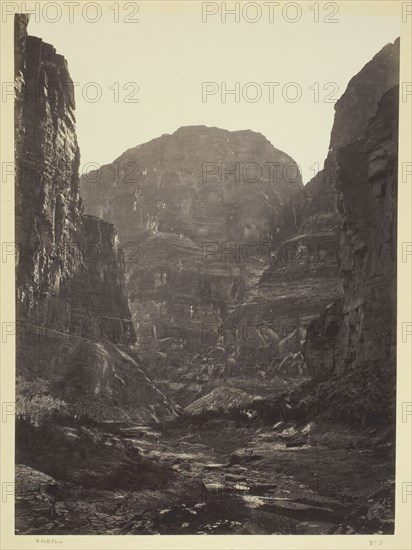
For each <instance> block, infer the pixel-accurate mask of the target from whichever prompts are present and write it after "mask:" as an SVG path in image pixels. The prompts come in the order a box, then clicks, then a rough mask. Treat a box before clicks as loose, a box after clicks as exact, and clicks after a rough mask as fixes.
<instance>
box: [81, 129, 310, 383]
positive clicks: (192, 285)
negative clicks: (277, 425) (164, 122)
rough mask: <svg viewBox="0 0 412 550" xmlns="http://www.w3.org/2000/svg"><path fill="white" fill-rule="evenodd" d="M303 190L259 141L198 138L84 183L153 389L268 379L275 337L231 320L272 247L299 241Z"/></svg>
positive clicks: (167, 138)
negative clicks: (230, 377)
mask: <svg viewBox="0 0 412 550" xmlns="http://www.w3.org/2000/svg"><path fill="white" fill-rule="evenodd" d="M302 189H303V186H302V182H301V177H300V173H299V170H298V167H297V165H296V163H295V162H294V161H293V160H292V159H291V158H290V157H289V156H288V155H286V154H285V153H283V152H282V151H279V150H277V149H275V148H274V147H273V146H272V145H271V144H270V143H269V141H268V140H267V139H266V138H264V137H263V136H262V135H261V134H256V133H254V132H252V131H249V130H247V131H237V132H229V131H227V130H221V129H218V128H208V127H205V126H193V127H184V128H180V129H179V130H177V131H176V132H175V133H174V134H172V135H164V136H162V137H160V138H158V139H155V140H152V141H151V142H149V143H145V144H143V145H140V146H137V147H135V148H133V149H130V150H128V151H126V152H125V153H124V154H123V155H122V156H121V157H119V158H118V159H117V160H115V161H114V162H113V163H112V164H110V165H107V166H103V167H102V168H101V169H100V170H97V171H93V172H90V173H89V174H87V175H85V176H83V178H82V180H81V192H82V197H83V198H84V201H85V208H86V210H87V211H88V212H90V213H92V214H95V215H100V216H102V217H103V218H104V219H106V220H108V221H111V222H114V223H116V225H117V226H118V228H119V237H120V240H121V243H122V245H123V248H124V251H125V256H126V265H127V286H128V291H129V297H130V300H131V309H132V312H133V318H134V321H135V325H136V327H137V335H138V344H137V349H139V351H140V353H142V354H143V356H144V359H145V362H146V364H147V365H148V367H149V368H150V369H151V370H152V372H154V373H156V376H157V377H160V378H164V379H168V380H173V381H180V382H182V383H185V384H190V383H193V384H195V385H197V384H199V382H206V381H208V380H210V379H211V378H213V377H214V376H215V375H216V376H220V375H227V374H228V373H230V372H232V374H237V375H239V374H241V373H243V374H247V373H249V374H250V369H253V370H254V371H256V372H257V371H259V370H260V369H261V368H263V369H266V370H267V369H268V367H269V366H270V363H271V362H272V356H273V351H274V349H275V348H276V346H277V340H278V338H277V336H276V334H274V332H273V331H274V329H273V327H272V326H261V325H262V322H261V321H259V322H258V323H256V322H255V320H254V319H253V320H252V319H251V320H250V323H251V324H253V326H246V327H244V325H243V324H242V321H239V322H238V318H237V316H236V311H237V308H238V307H239V306H240V305H241V304H243V303H251V302H254V300H255V299H257V296H258V294H259V292H260V290H259V279H260V277H261V274H262V272H263V270H264V269H265V268H266V267H267V266H268V265H269V263H270V261H271V259H272V254H271V252H272V248H273V244H274V242H275V240H276V241H279V239H281V238H283V237H284V235H286V234H289V233H291V232H293V231H295V230H296V220H295V215H294V200H293V197H294V196H295V194H296V193H297V192H298V191H299V190H302ZM232 313H234V316H231V314H232ZM268 321H269V319H266V320H264V321H263V324H265V323H267V322H268ZM272 321H273V319H272ZM272 324H273V323H272ZM256 325H259V327H258V328H256ZM257 343H259V345H260V344H261V345H262V346H263V347H262V350H261V353H260V355H261V357H260V359H259V361H256V357H253V352H256V344H257ZM256 372H254V374H256Z"/></svg>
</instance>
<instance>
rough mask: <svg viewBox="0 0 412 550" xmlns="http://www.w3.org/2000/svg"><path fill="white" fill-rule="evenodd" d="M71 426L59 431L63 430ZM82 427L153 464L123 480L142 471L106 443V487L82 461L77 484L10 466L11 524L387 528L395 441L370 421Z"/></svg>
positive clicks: (73, 432)
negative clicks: (355, 426)
mask: <svg viewBox="0 0 412 550" xmlns="http://www.w3.org/2000/svg"><path fill="white" fill-rule="evenodd" d="M81 429H83V430H84V428H81ZM78 431H79V430H78V429H75V428H72V429H67V431H66V437H67V439H73V438H74V439H75V438H76V437H78V435H77V432H78ZM89 431H90V433H91V434H94V435H93V437H94V438H98V439H99V440H100V442H101V443H102V444H103V446H104V447H105V448H106V449H108V450H110V451H111V449H112V448H113V447H118V448H119V449H121V448H122V446H123V445H126V446H127V448H128V449H129V451H130V450H132V451H133V452H134V453H136V456H138V459H139V460H142V459H144V460H145V463H143V464H142V468H147V464H148V463H149V464H151V472H149V474H148V473H147V471H146V479H147V480H150V479H151V481H149V483H151V487H150V488H146V489H143V490H142V489H141V488H140V489H138V488H137V487H135V488H134V487H133V485H134V484H136V482H137V484H138V483H139V477H140V476H139V473H137V472H135V473H134V471H133V468H131V467H130V465H128V464H127V463H126V462H123V463H122V461H123V454H122V453H123V451H120V453H119V455H118V456H117V457H115V458H113V457H112V458H111V460H112V462H109V458H108V454H109V451H108V452H107V456H106V457H104V456H103V460H100V462H99V464H100V466H102V465H103V466H104V462H105V460H106V461H107V463H106V465H105V466H106V467H107V468H109V469H110V471H111V472H113V470H115V469H117V475H118V479H121V482H119V483H118V486H116V481H115V480H114V481H113V483H112V486H111V487H110V489H109V488H106V487H105V483H106V484H107V476H106V477H104V473H102V477H101V478H99V477H98V474H96V471H95V470H93V466H94V465H93V463H92V462H88V461H85V462H84V464H82V465H81V469H82V471H81V472H80V468H79V469H78V471H77V472H72V480H73V479H75V478H76V476H77V478H78V479H79V481H81V483H73V482H72V481H71V482H70V481H65V480H63V481H62V480H58V479H54V478H51V477H48V476H44V474H40V473H39V472H36V470H34V469H33V470H30V469H29V468H28V467H27V466H17V471H18V475H17V480H16V481H17V485H18V483H19V472H20V473H21V476H22V477H21V479H24V483H22V485H21V490H20V494H18V496H17V501H16V517H17V521H16V529H17V532H18V533H20V534H34V533H39V534H40V533H41V534H44V533H49V534H176V533H181V534H208V533H209V534H287V533H296V534H299V533H301V534H327V533H347V534H351V533H391V532H393V525H394V518H393V498H394V472H393V452H394V448H393V445H392V444H391V443H388V442H387V440H385V437H384V436H382V433H380V435H378V432H377V431H375V430H370V431H368V432H364V433H359V432H355V431H351V430H349V429H347V430H342V428H341V427H340V428H339V429H337V426H336V425H328V424H326V423H324V422H317V421H316V420H313V421H311V422H307V423H301V422H300V423H296V422H293V421H287V420H281V421H278V422H276V423H275V424H274V425H273V426H270V427H269V426H264V427H260V428H258V429H256V426H255V425H254V423H253V422H247V421H245V422H242V421H241V422H238V421H236V420H230V418H229V417H228V418H226V419H223V418H221V419H215V420H213V419H212V420H207V419H205V420H204V421H203V420H202V419H201V418H200V419H199V417H197V421H196V422H194V421H193V419H192V418H190V417H187V418H183V419H182V420H181V421H180V422H174V423H173V424H172V423H169V424H164V425H163V426H159V425H156V426H143V425H127V424H120V423H117V424H116V423H111V424H110V423H107V424H105V425H99V426H95V427H94V428H93V430H89ZM333 434H335V435H333ZM68 444H69V443H67V444H66V445H68ZM68 460H70V458H67V456H66V461H68ZM119 468H120V469H119ZM69 469H70V467H69ZM51 470H53V468H51ZM140 474H141V473H140ZM36 476H38V478H36ZM41 476H44V477H46V478H48V479H45V480H44V479H42V477H41ZM28 479H32V480H33V483H32V485H30V486H29V485H28V484H27V480H28ZM91 485H93V487H91ZM99 487H100V488H99ZM127 487H128V488H127Z"/></svg>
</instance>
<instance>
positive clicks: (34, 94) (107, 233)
mask: <svg viewBox="0 0 412 550" xmlns="http://www.w3.org/2000/svg"><path fill="white" fill-rule="evenodd" d="M27 24H28V16H24V15H23V16H16V18H15V49H16V67H15V73H16V101H15V139H16V184H15V197H16V198H15V213H16V243H17V245H18V251H19V254H18V258H17V264H16V319H17V329H18V330H17V339H18V340H17V350H16V351H17V374H18V375H22V376H24V377H26V378H27V379H34V378H36V377H37V378H41V379H46V380H47V382H48V383H49V384H50V391H51V393H52V395H54V396H57V397H59V398H63V399H65V400H66V401H67V402H68V403H73V407H74V408H75V410H76V414H85V415H88V416H91V417H93V416H97V417H99V418H105V417H106V418H107V417H109V418H111V417H113V415H114V414H119V415H120V417H122V416H123V417H124V416H125V415H126V416H127V413H129V415H130V416H131V417H134V418H139V419H154V418H158V417H162V416H164V415H167V414H169V413H170V412H171V410H172V408H171V407H170V405H169V404H168V403H167V401H166V399H165V398H164V396H163V395H162V394H161V393H160V392H159V391H158V390H157V388H155V387H154V386H153V385H152V384H151V382H150V381H149V380H148V379H147V377H146V376H145V374H144V373H143V372H142V370H141V369H140V368H139V366H138V365H137V364H136V362H135V361H133V359H131V358H130V357H129V356H128V355H127V354H126V353H125V349H126V346H127V345H129V344H130V343H133V342H134V341H135V331H134V327H133V324H132V322H131V315H130V309H129V305H128V299H127V294H126V289H125V276H124V257H123V252H122V250H121V248H120V246H119V242H118V238H117V232H116V229H115V227H114V226H113V225H112V224H110V223H107V222H105V221H103V220H100V219H98V218H95V217H92V216H85V215H83V206H82V202H81V199H80V193H79V174H78V169H79V159H80V154H79V147H78V144H77V138H76V130H75V115H74V109H75V102H74V89H73V82H72V80H71V78H70V75H69V71H68V68H67V63H66V61H65V59H64V57H62V56H61V55H59V54H57V53H56V51H55V49H54V48H53V47H52V46H51V45H49V44H45V43H44V42H43V41H42V40H41V39H40V38H36V37H32V36H27V31H26V28H27ZM116 344H118V345H119V346H120V347H117V346H116ZM74 386H76V388H74ZM119 403H121V404H122V405H124V409H121V408H119ZM126 411H127V413H126Z"/></svg>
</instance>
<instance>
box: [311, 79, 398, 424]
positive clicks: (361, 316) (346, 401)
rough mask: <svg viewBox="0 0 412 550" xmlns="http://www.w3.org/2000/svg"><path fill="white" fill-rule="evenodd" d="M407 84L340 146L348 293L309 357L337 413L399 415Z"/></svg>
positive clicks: (324, 320)
mask: <svg viewBox="0 0 412 550" xmlns="http://www.w3.org/2000/svg"><path fill="white" fill-rule="evenodd" d="M398 95H399V88H398V86H395V87H393V88H391V89H390V90H389V91H388V92H386V93H385V94H384V95H383V97H382V99H381V101H380V103H379V107H378V110H377V113H376V115H375V116H374V117H372V118H371V119H370V120H369V124H368V125H367V127H366V130H365V133H364V136H363V138H362V139H358V140H357V141H355V142H353V143H351V144H349V145H347V146H346V147H343V148H342V149H340V150H339V151H338V152H337V162H338V164H339V168H340V170H339V180H338V185H337V189H338V191H339V202H338V205H339V214H340V217H341V221H342V223H341V231H340V243H339V257H340V264H341V270H342V275H343V284H344V298H343V300H342V301H341V302H339V303H334V304H333V305H332V307H331V308H330V309H329V311H327V312H325V313H324V314H323V315H322V316H321V317H320V319H319V320H317V321H315V322H314V323H313V324H312V325H311V326H310V327H309V330H308V336H307V340H306V343H305V358H306V361H307V363H308V366H309V369H310V371H311V374H312V377H313V378H314V380H315V381H318V382H321V381H324V382H323V384H322V386H321V393H322V396H323V399H324V403H325V404H326V403H330V404H332V403H333V406H334V407H335V408H336V411H337V414H339V415H341V416H342V417H351V418H356V419H362V420H363V421H365V420H369V421H373V422H379V421H381V420H386V421H388V418H389V417H392V421H393V420H394V403H395V387H396V384H395V380H396V378H395V377H396V258H397V164H398V109H399V99H398Z"/></svg>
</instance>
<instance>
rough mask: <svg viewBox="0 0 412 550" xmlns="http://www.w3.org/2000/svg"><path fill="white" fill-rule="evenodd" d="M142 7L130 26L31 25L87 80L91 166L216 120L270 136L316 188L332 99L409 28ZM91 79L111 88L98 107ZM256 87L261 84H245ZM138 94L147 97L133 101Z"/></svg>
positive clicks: (85, 156)
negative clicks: (223, 94) (224, 88)
mask: <svg viewBox="0 0 412 550" xmlns="http://www.w3.org/2000/svg"><path fill="white" fill-rule="evenodd" d="M106 4H107V5H110V4H111V3H110V2H108V3H106ZM130 4H133V3H130ZM130 14H131V15H130V17H131V19H133V18H138V20H139V22H138V23H124V22H122V19H123V18H124V14H122V13H121V14H120V16H119V18H120V22H114V17H115V15H116V14H115V13H114V12H109V11H107V12H104V14H103V16H102V17H101V19H100V21H98V22H96V23H94V24H93V23H90V22H87V21H85V20H83V19H82V17H81V16H80V15H77V14H76V13H75V21H74V22H73V23H71V22H70V21H69V19H68V16H67V15H63V17H62V18H61V20H60V21H58V22H56V23H51V22H47V21H44V20H43V21H38V22H36V21H35V20H34V19H33V18H32V19H31V21H30V24H29V29H28V30H29V34H31V35H35V36H39V37H41V38H43V40H44V41H45V42H49V43H51V44H53V46H55V48H56V49H57V52H58V53H60V54H62V55H64V56H65V57H66V59H67V61H68V64H69V69H70V74H71V77H72V79H73V80H74V81H75V82H78V83H79V85H78V86H76V119H77V132H78V139H79V145H80V151H81V166H82V167H84V166H85V165H88V163H97V164H98V165H102V164H107V163H109V162H112V161H113V160H114V159H115V158H117V157H118V156H119V155H120V154H121V153H123V151H125V150H126V149H128V148H130V147H134V146H136V145H138V144H141V143H144V142H146V141H149V140H151V139H153V138H156V137H159V136H160V135H162V134H169V133H173V132H174V131H175V130H177V129H178V128H179V127H180V126H187V125H198V124H204V125H206V126H217V127H219V128H225V129H227V130H242V129H251V130H253V131H256V132H260V133H262V134H263V135H264V136H266V137H267V138H268V139H269V140H270V141H271V143H272V144H273V145H274V146H275V147H277V148H278V149H281V150H283V151H285V152H286V153H288V154H289V155H290V156H291V157H293V158H294V159H295V161H296V162H297V163H298V164H299V165H300V166H301V170H302V174H303V181H304V183H306V182H307V181H308V180H309V179H310V178H311V177H312V176H313V175H314V168H312V169H311V168H310V167H311V166H313V165H314V164H315V163H319V164H320V165H322V164H323V161H324V159H325V157H326V154H327V149H328V144H329V137H330V131H331V127H332V122H333V115H334V109H333V103H326V102H324V101H323V100H324V99H325V98H326V97H327V96H330V99H332V100H333V99H338V98H339V97H340V96H341V95H342V94H343V92H344V90H345V88H346V85H347V83H348V81H349V80H350V78H351V77H352V76H354V75H355V74H356V73H357V72H358V71H359V70H360V69H361V68H362V67H363V66H364V65H365V63H367V62H368V61H369V60H370V59H371V58H372V57H373V56H374V55H375V54H376V53H377V52H378V51H379V50H380V49H381V48H382V47H383V46H384V45H385V44H387V43H388V42H393V41H394V40H395V39H396V38H397V36H399V34H400V27H399V19H398V18H396V17H383V16H380V17H366V16H359V17H353V16H352V17H349V16H340V17H339V22H338V23H334V24H333V23H330V24H325V23H322V22H320V23H314V21H313V19H312V18H309V17H302V19H301V20H300V21H297V22H296V23H290V22H287V21H284V20H282V19H281V18H277V19H276V20H275V21H274V22H270V21H269V17H262V19H261V20H260V21H258V22H256V23H254V24H251V23H248V22H247V21H244V20H241V21H240V22H239V23H236V22H235V21H234V20H233V18H230V17H228V20H227V21H226V23H222V22H221V19H220V16H210V17H209V18H208V20H207V22H206V23H203V22H202V15H201V8H200V3H199V10H198V11H197V10H194V13H187V14H181V15H176V14H162V13H158V14H156V13H145V5H144V4H141V5H140V11H139V14H138V16H136V15H133V13H132V12H130ZM252 16H253V15H252V14H251V17H252ZM52 17H54V15H53V14H52V12H50V14H49V18H52ZM92 17H93V13H92V11H90V18H92ZM90 82H95V83H97V84H98V86H99V87H100V90H101V98H100V100H99V101H97V102H94V103H93V102H90V101H87V98H89V99H94V97H95V92H96V87H95V85H89V84H88V83H90ZM203 82H211V83H215V84H211V85H210V86H209V89H210V90H213V91H217V92H218V93H215V94H213V95H212V94H211V95H209V96H207V97H205V96H204V97H203V100H204V101H202V83H203ZM223 82H225V83H226V86H227V89H233V88H234V87H235V83H236V82H239V85H240V101H239V102H235V100H234V96H233V95H227V96H226V102H222V100H221V92H222V83H223ZM251 82H254V83H256V84H253V85H250V86H246V88H245V85H248V83H251ZM265 82H266V83H268V82H274V83H279V85H264V83H265ZM291 82H294V83H296V84H297V86H296V85H295V84H293V85H290V84H289V83H291ZM115 83H118V84H115ZM127 83H131V84H129V85H128V87H127V88H126V89H123V87H124V86H125V85H126V84H127ZM315 83H318V84H315ZM328 83H332V84H329V85H328V87H327V89H323V88H324V86H325V85H327V84H328ZM310 88H312V89H310ZM299 90H300V93H301V99H300V100H299V101H297V102H288V101H287V100H286V99H285V97H284V94H286V98H289V99H292V100H293V99H294V98H295V94H296V92H297V91H299ZM317 90H318V91H319V101H318V102H315V100H314V99H315V94H317ZM82 91H83V93H82ZM270 91H271V92H272V94H273V97H272V98H270ZM282 91H283V94H282ZM242 92H244V94H245V96H246V99H250V100H253V99H254V97H255V94H256V93H261V98H260V99H259V100H258V101H256V102H248V101H246V100H245V98H244V97H243V94H242ZM87 94H88V95H87ZM115 95H119V97H118V99H119V100H118V101H117V102H116V101H114V99H115ZM84 96H85V97H84ZM127 97H128V98H129V100H134V99H138V100H139V102H138V103H136V102H133V101H132V102H124V101H123V100H124V99H125V98H127ZM271 99H272V101H270V100H271ZM205 160H210V159H205ZM89 168H95V166H92V167H90V165H89Z"/></svg>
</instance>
